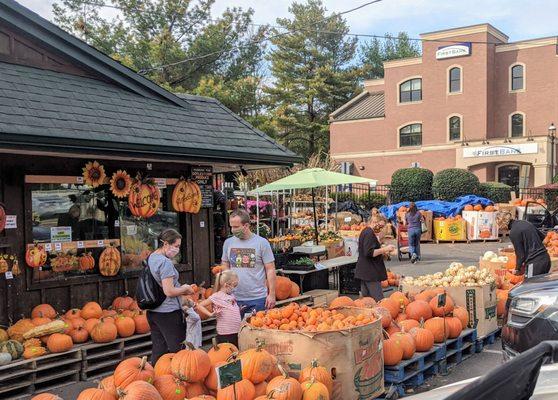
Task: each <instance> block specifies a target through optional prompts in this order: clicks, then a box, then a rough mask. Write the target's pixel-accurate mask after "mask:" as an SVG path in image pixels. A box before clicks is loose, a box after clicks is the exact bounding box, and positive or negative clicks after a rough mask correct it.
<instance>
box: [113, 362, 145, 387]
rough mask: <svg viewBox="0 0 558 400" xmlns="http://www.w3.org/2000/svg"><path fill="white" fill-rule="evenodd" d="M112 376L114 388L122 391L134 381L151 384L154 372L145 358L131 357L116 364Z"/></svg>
mask: <svg viewBox="0 0 558 400" xmlns="http://www.w3.org/2000/svg"><path fill="white" fill-rule="evenodd" d="M113 376H114V386H116V387H117V388H118V389H124V388H126V387H128V385H129V384H130V383H132V382H135V381H145V382H148V383H153V379H154V378H155V371H154V370H153V367H152V366H151V364H149V363H148V362H147V357H142V358H139V357H131V358H127V359H126V360H124V361H121V362H120V364H118V366H117V367H116V369H115V370H114V375H113Z"/></svg>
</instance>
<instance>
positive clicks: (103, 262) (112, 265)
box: [99, 246, 122, 276]
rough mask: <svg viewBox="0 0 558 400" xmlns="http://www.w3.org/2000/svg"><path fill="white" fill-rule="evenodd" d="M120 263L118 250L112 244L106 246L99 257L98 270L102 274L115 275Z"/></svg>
mask: <svg viewBox="0 0 558 400" xmlns="http://www.w3.org/2000/svg"><path fill="white" fill-rule="evenodd" d="M121 263H122V259H121V257H120V251H119V250H118V249H117V248H116V247H114V246H108V247H107V248H106V249H104V250H103V252H102V253H101V256H100V257H99V272H100V273H101V275H103V276H115V275H116V274H118V271H119V270H120V265H121Z"/></svg>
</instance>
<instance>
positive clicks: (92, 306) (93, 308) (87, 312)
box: [81, 301, 103, 319]
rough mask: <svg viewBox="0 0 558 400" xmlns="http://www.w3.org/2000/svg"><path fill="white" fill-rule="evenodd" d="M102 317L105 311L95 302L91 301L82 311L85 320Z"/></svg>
mask: <svg viewBox="0 0 558 400" xmlns="http://www.w3.org/2000/svg"><path fill="white" fill-rule="evenodd" d="M102 316H103V309H102V308H101V306H100V305H99V303H96V302H94V301H90V302H89V303H86V304H85V305H84V306H83V308H82V309H81V317H82V318H83V319H89V318H97V319H100V318H101V317H102Z"/></svg>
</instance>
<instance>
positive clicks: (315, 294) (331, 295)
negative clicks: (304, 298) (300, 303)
mask: <svg viewBox="0 0 558 400" xmlns="http://www.w3.org/2000/svg"><path fill="white" fill-rule="evenodd" d="M304 294H307V295H309V296H311V297H312V301H313V303H314V307H329V305H330V304H331V302H332V301H333V300H335V299H336V298H337V297H339V291H338V290H329V289H314V290H310V291H308V292H304Z"/></svg>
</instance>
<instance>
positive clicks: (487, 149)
mask: <svg viewBox="0 0 558 400" xmlns="http://www.w3.org/2000/svg"><path fill="white" fill-rule="evenodd" d="M538 152H539V144H538V143H533V142H531V143H521V144H506V145H504V144H502V145H494V146H482V147H464V148H463V158H475V157H500V156H513V155H519V154H537V153H538Z"/></svg>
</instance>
